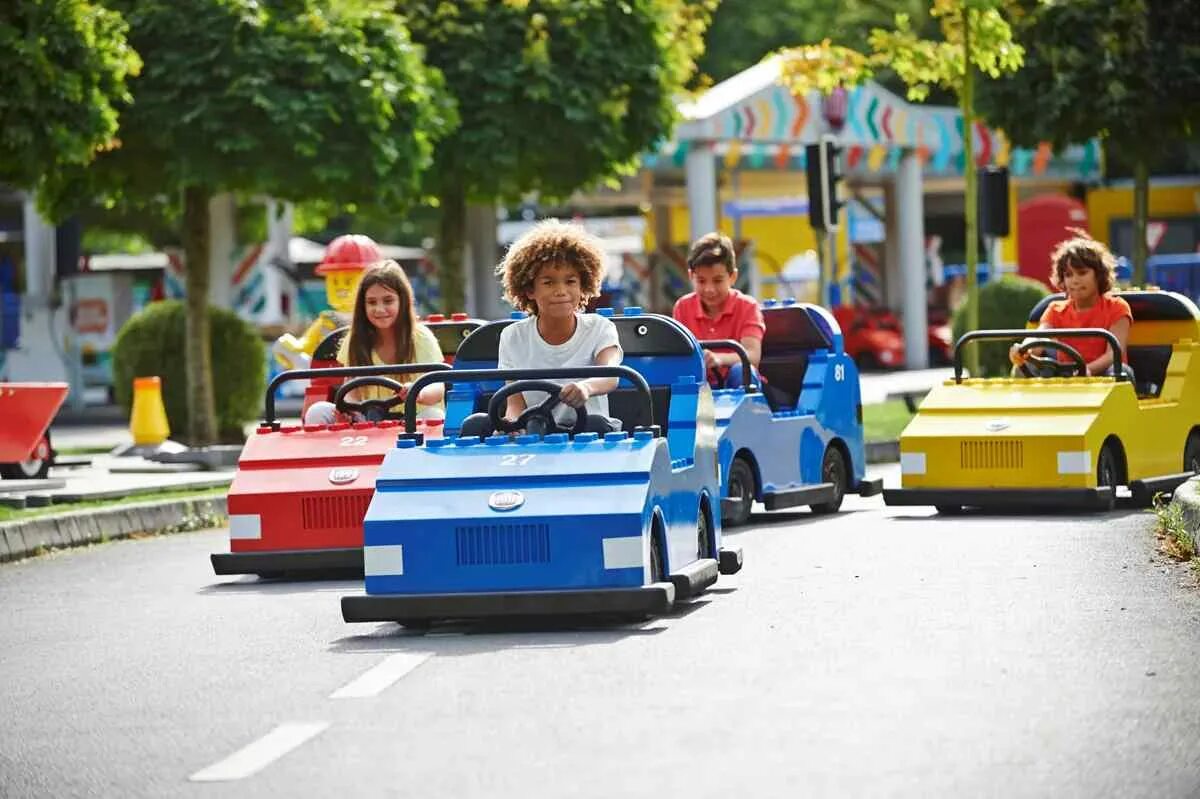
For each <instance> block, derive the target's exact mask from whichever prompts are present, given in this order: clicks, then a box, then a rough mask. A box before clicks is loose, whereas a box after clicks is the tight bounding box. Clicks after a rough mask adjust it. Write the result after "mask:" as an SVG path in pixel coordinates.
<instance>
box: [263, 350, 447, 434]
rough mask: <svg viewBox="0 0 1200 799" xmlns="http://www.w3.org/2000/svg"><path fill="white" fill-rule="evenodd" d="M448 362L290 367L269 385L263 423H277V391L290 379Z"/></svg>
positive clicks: (428, 367)
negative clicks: (317, 367) (319, 367)
mask: <svg viewBox="0 0 1200 799" xmlns="http://www.w3.org/2000/svg"><path fill="white" fill-rule="evenodd" d="M449 369H450V364H448V363H442V362H440V361H439V362H438V363H399V364H396V363H389V364H378V365H372V366H331V367H329V368H327V369H289V370H288V371H286V372H280V373H279V374H277V375H275V377H274V378H273V379H272V380H271V383H270V385H268V386H267V397H266V400H265V401H264V402H263V410H264V411H265V413H264V416H265V419H264V420H263V424H274V423H275V392H276V391H277V390H278V389H279V387H280V386H282V385H283V384H284V383H287V382H288V381H290V380H311V379H312V378H314V377H374V376H377V375H383V376H385V377H386V376H387V375H404V374H414V373H417V372H433V371H448V370H449Z"/></svg>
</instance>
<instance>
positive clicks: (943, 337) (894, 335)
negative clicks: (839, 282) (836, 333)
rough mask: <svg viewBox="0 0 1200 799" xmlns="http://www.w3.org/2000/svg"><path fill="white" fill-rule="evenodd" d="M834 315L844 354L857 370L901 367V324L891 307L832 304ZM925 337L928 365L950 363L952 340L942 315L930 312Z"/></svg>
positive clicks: (902, 335) (952, 347)
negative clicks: (840, 331)
mask: <svg viewBox="0 0 1200 799" xmlns="http://www.w3.org/2000/svg"><path fill="white" fill-rule="evenodd" d="M833 316H834V318H835V319H837V322H838V325H840V326H841V328H842V337H843V339H844V344H845V348H846V354H848V355H849V356H850V357H851V358H853V359H854V361H855V363H857V364H858V368H859V369H860V370H863V371H866V370H872V369H903V368H904V366H905V360H906V359H905V356H904V328H903V327H902V326H901V325H900V320H899V319H897V318H896V315H895V314H894V313H892V312H891V311H890V310H888V309H887V308H870V307H867V306H865V305H847V306H841V307H838V308H834V309H833ZM927 338H928V342H929V365H930V366H946V365H948V364H950V363H953V352H954V342H953V341H952V339H951V335H950V325H949V324H948V323H947V322H946V320H945V319H944V318H943V317H941V316H939V315H931V318H930V322H929V327H928V333H927Z"/></svg>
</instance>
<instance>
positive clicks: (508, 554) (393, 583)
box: [342, 308, 741, 626]
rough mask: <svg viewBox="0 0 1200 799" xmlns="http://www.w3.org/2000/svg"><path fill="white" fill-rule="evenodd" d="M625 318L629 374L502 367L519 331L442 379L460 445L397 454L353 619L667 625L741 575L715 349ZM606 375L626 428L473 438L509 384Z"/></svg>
mask: <svg viewBox="0 0 1200 799" xmlns="http://www.w3.org/2000/svg"><path fill="white" fill-rule="evenodd" d="M613 322H614V323H615V324H616V326H617V329H618V333H619V336H620V340H621V345H622V349H623V350H624V360H623V364H622V366H621V367H587V368H585V369H577V370H556V371H552V370H521V371H520V372H517V371H514V370H505V371H499V370H496V368H495V367H496V359H497V350H498V345H499V336H500V331H501V330H502V329H503V327H504V326H505V325H507V324H510V323H511V322H510V320H505V321H501V322H492V323H489V324H487V325H485V326H483V327H481V328H479V329H478V330H476V331H475V332H474V333H472V334H471V335H470V336H469V337H468V338H467V339H466V340H465V341H464V342H463V344H462V346H461V347H460V348H459V350H458V355H457V358H456V360H455V364H454V369H453V370H452V371H449V372H443V373H441V375H442V376H441V377H440V378H431V379H430V380H429V381H427V382H438V381H440V382H445V383H447V384H448V385H447V389H448V390H447V414H446V417H447V420H446V436H445V437H444V438H442V439H440V440H436V439H430V440H423V439H422V437H421V436H419V435H417V434H404V435H402V436H401V437H400V439H399V440H398V441H397V446H396V448H395V449H393V450H392V451H390V452H389V453H388V454H387V455H386V456H385V457H384V461H383V464H382V466H381V467H380V470H379V476H378V479H377V482H376V489H375V494H374V496H373V498H372V500H371V504H370V507H369V509H368V511H367V515H366V522H365V525H364V550H363V562H364V573H365V578H364V587H365V593H364V594H362V595H358V596H347V597H343V599H342V613H343V617H344V618H345V619H346V620H347V621H350V622H366V621H397V622H400V623H402V624H408V625H413V626H423V625H424V624H427V623H429V622H430V621H432V620H437V619H451V618H480V617H489V616H503V615H542V614H554V613H567V614H576V613H615V614H628V615H653V614H660V613H665V612H667V611H669V610H670V609H671V607H672V606H673V604H674V603H675V602H676V600H679V599H684V598H687V597H690V596H693V595H695V594H697V593H699V592H700V591H702V590H704V588H706V587H707V586H709V585H711V584H712V583H713V582H715V581H716V579H717V576H718V574H719V573H733V572H736V571H737V570H738V569H739V568H740V566H741V552H740V550H735V549H724V548H722V546H721V520H720V515H721V514H720V480H719V476H718V467H717V428H716V425H715V422H714V413H713V399H712V393H711V391H710V390H709V387H708V384H707V383H706V382H705V379H704V361H703V356H702V353H701V350H700V348H699V345H698V344H697V342H696V340H695V338H694V337H693V336H691V334H690V333H688V331H687V330H686V329H684V328H683V327H682V326H681V325H679V324H678V323H677V322H675V321H674V320H672V319H670V318H668V317H663V316H658V315H653V314H641V313H639V312H638V311H637V309H632V308H631V309H627V311H626V313H625V314H624V315H623V316H617V317H614V318H613ZM601 372H604V373H605V374H606V375H607V376H613V375H615V374H618V373H619V374H621V375H622V377H623V379H622V381H621V385H620V386H619V387H618V389H617V390H616V391H614V392H612V393H611V394H610V395H609V413H610V415H611V416H613V417H616V418H619V419H621V421H622V423H623V426H624V431H623V432H618V433H609V434H607V435H604V436H602V437H601V436H597V435H596V434H594V433H576V434H575V435H574V436H571V435H568V434H567V433H563V432H555V433H550V434H547V435H545V436H538V435H532V434H522V435H503V434H500V435H492V436H488V437H485V438H482V439H481V438H480V437H479V436H465V437H464V436H459V435H457V433H458V431H459V429H460V427H461V424H462V421H463V420H464V419H465V418H466V416H467V415H469V414H470V413H472V412H475V411H479V410H483V409H485V408H486V406H487V402H488V400H489V398H490V395H491V393H493V392H494V391H495V390H496V389H497V388H498V387H499V386H500V385H502V384H503V383H504V382H506V381H509V382H511V381H514V380H524V379H528V378H534V377H538V378H555V377H557V378H560V379H561V378H564V377H566V378H573V379H577V378H579V377H583V376H586V375H588V374H593V373H594V374H596V375H597V376H600V373H601ZM420 385H421V383H420V381H418V384H416V385H415V386H414V390H413V391H412V394H415V393H416V392H417V390H419V387H420ZM630 385H633V386H634V387H633V388H630Z"/></svg>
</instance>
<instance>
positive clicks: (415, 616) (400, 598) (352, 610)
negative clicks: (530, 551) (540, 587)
mask: <svg viewBox="0 0 1200 799" xmlns="http://www.w3.org/2000/svg"><path fill="white" fill-rule="evenodd" d="M674 604H675V586H674V585H673V584H672V583H653V584H651V585H644V586H639V587H637V588H598V589H578V590H568V591H507V592H489V593H470V594H409V595H399V594H388V595H381V596H371V595H362V596H344V597H342V618H343V619H345V620H346V621H348V622H372V621H395V622H400V623H401V624H404V623H406V622H423V621H432V620H434V619H482V618H495V617H501V616H546V615H581V614H592V613H619V614H646V615H659V614H662V613H667V612H668V611H670V610H671V608H672V607H673V606H674Z"/></svg>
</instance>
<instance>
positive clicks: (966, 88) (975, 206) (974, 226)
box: [959, 5, 981, 377]
mask: <svg viewBox="0 0 1200 799" xmlns="http://www.w3.org/2000/svg"><path fill="white" fill-rule="evenodd" d="M970 14H971V12H970V10H969V9H968V8H966V6H965V5H964V7H963V10H962V26H963V64H964V69H963V82H962V92H961V93H960V94H959V102H960V104H961V105H962V118H963V177H964V178H965V179H966V182H967V189H966V197H965V200H966V207H965V208H964V209H963V210H964V212H965V213H964V215H965V216H966V223H967V231H966V249H967V252H966V267H967V330H968V331H970V330H978V329H979V281H978V274H977V269H978V249H979V248H978V240H979V232H978V221H979V220H978V211H979V188H978V185H977V181H976V179H975V140H974V128H975V77H974V75H973V74H972V73H973V71H974V67H973V66H972V64H971V20H970ZM966 361H967V370H968V371H969V372H970V373H971V376H972V377H980V376H981V375H980V373H979V345H978V344H976V345H974V346H972V347H970V348H969V349H968V350H967V352H966Z"/></svg>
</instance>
